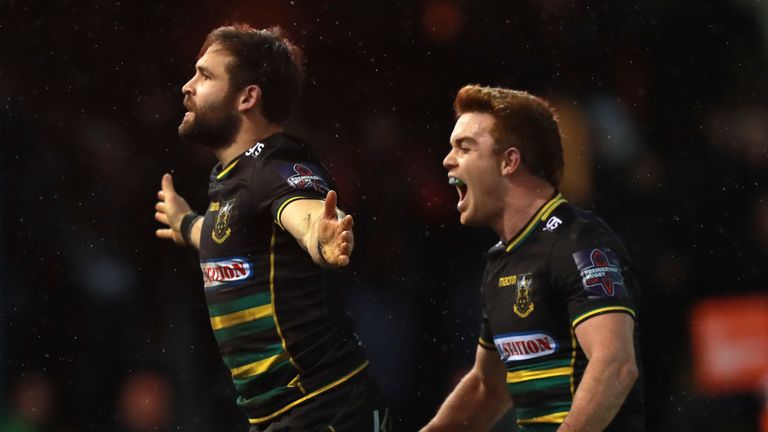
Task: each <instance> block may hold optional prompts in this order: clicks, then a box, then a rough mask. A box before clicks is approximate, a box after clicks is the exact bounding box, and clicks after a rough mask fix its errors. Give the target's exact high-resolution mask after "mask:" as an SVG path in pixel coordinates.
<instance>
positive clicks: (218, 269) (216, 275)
mask: <svg viewBox="0 0 768 432" xmlns="http://www.w3.org/2000/svg"><path fill="white" fill-rule="evenodd" d="M200 269H201V270H202V271H203V282H204V283H205V287H206V288H211V287H215V286H219V285H222V284H225V283H228V282H236V281H242V280H246V279H248V278H250V277H251V276H253V269H252V267H251V264H250V263H249V262H248V261H246V260H244V259H241V258H232V259H229V260H223V261H211V262H203V263H200Z"/></svg>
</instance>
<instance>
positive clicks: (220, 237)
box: [211, 200, 235, 244]
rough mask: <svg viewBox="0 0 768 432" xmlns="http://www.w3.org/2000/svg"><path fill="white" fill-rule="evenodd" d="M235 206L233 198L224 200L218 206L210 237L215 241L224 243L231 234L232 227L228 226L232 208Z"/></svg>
mask: <svg viewBox="0 0 768 432" xmlns="http://www.w3.org/2000/svg"><path fill="white" fill-rule="evenodd" d="M234 206H235V200H230V201H224V202H223V203H221V204H220V206H219V213H218V214H217V215H216V222H215V223H214V224H213V231H211V238H213V241H215V242H216V243H219V244H221V243H224V240H226V239H228V238H229V236H230V234H232V228H230V227H229V220H230V218H231V217H232V208H233V207H234Z"/></svg>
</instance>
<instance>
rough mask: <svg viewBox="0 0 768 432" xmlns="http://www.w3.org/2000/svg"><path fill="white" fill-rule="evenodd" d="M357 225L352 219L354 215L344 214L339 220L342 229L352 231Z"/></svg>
mask: <svg viewBox="0 0 768 432" xmlns="http://www.w3.org/2000/svg"><path fill="white" fill-rule="evenodd" d="M354 225H355V221H354V220H353V219H352V215H346V216H344V219H342V220H341V221H339V227H340V228H341V230H342V231H352V227H353V226H354Z"/></svg>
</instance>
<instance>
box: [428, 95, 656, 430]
mask: <svg viewBox="0 0 768 432" xmlns="http://www.w3.org/2000/svg"><path fill="white" fill-rule="evenodd" d="M454 110H455V113H456V118H457V120H456V125H455V127H454V129H453V132H452V134H451V138H450V144H451V149H450V151H449V153H448V155H447V156H446V157H445V159H444V160H443V165H444V166H445V168H446V169H447V170H448V179H449V183H451V184H452V185H454V186H455V187H456V189H457V190H458V194H459V201H458V205H457V209H458V211H459V215H460V216H459V217H460V221H461V223H462V224H464V225H480V226H487V227H490V228H492V229H493V230H494V231H495V232H496V233H497V234H498V236H499V237H500V239H501V241H500V242H499V243H498V244H496V245H495V246H493V247H492V248H491V249H490V250H489V251H488V252H487V254H486V268H485V272H484V274H483V278H482V285H481V291H482V301H483V316H482V323H481V327H480V338H479V343H478V347H477V352H476V357H475V364H474V366H473V368H472V369H471V370H470V372H469V373H468V374H467V375H466V376H465V377H464V378H463V379H462V380H461V381H460V383H459V384H458V385H457V386H456V388H455V389H454V390H453V392H452V393H451V394H450V395H449V396H448V397H447V399H446V400H445V402H444V403H443V405H442V406H441V407H440V409H439V410H438V412H437V414H436V415H435V417H434V418H433V419H432V421H430V422H429V424H428V425H427V426H426V427H425V428H424V429H423V431H429V432H434V431H484V430H488V428H490V427H491V426H492V425H493V424H494V423H495V422H496V421H497V420H498V419H499V418H500V417H501V416H502V415H503V414H504V413H505V412H506V411H507V410H509V409H510V408H513V407H514V409H515V415H516V418H517V425H518V430H521V431H561V432H582V431H603V430H606V431H612V432H618V431H621V432H635V431H643V430H644V408H643V399H642V378H641V376H642V373H641V368H640V364H639V358H640V355H639V350H638V347H637V344H638V324H637V318H638V311H637V306H636V305H637V295H638V286H637V280H636V277H635V269H634V268H633V265H632V262H631V260H630V258H629V255H628V253H627V250H626V248H625V247H624V245H623V244H622V242H621V241H620V240H619V239H618V238H617V237H616V235H615V234H614V233H613V232H612V231H611V229H610V228H609V227H608V226H607V225H606V224H605V222H603V221H602V220H601V219H600V218H598V217H597V216H595V215H594V214H592V213H590V212H587V211H584V210H581V209H579V208H577V207H575V206H574V205H572V204H570V203H568V201H566V200H565V199H564V198H563V196H562V195H561V194H560V193H559V192H558V187H559V184H560V181H561V178H562V174H563V150H562V145H561V141H560V132H559V128H558V125H557V121H556V119H555V116H554V113H553V111H552V110H551V109H550V107H549V106H548V105H547V103H546V102H544V101H543V100H541V99H539V98H537V97H535V96H532V95H530V94H528V93H525V92H521V91H514V90H509V89H504V88H489V87H481V86H476V85H470V86H466V87H464V88H462V89H461V90H460V91H459V93H458V95H457V97H456V99H455V101H454Z"/></svg>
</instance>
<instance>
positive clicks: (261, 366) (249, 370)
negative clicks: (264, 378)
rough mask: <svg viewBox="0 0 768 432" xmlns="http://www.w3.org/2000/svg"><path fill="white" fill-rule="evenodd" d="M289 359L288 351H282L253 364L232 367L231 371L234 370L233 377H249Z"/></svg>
mask: <svg viewBox="0 0 768 432" xmlns="http://www.w3.org/2000/svg"><path fill="white" fill-rule="evenodd" d="M287 359H288V353H286V352H281V353H280V354H278V355H274V356H272V357H267V358H265V359H264V360H259V361H257V362H253V363H251V364H247V365H244V366H240V367H236V368H234V369H230V371H232V378H247V377H251V376H254V375H258V374H261V373H264V372H266V371H267V370H269V369H270V368H271V367H272V366H275V365H276V364H278V363H280V362H282V361H284V360H287Z"/></svg>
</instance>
